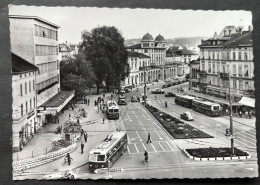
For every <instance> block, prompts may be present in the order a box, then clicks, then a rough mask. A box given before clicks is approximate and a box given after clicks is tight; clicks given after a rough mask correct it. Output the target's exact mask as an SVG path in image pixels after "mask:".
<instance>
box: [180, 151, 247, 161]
mask: <svg viewBox="0 0 260 185" xmlns="http://www.w3.org/2000/svg"><path fill="white" fill-rule="evenodd" d="M182 151H183V152H184V153H185V154H186V155H187V157H188V158H189V159H193V160H195V161H230V160H245V159H250V158H251V155H248V156H236V157H207V158H200V157H194V156H192V155H190V154H189V153H188V152H187V151H186V149H182Z"/></svg>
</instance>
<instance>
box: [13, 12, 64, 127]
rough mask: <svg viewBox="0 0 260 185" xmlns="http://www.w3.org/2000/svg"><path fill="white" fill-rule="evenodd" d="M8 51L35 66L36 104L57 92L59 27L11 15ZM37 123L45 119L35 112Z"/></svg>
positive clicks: (33, 17) (58, 87)
mask: <svg viewBox="0 0 260 185" xmlns="http://www.w3.org/2000/svg"><path fill="white" fill-rule="evenodd" d="M9 20H10V38H11V39H10V40H11V51H12V52H13V53H15V54H17V55H19V56H20V57H22V58H23V59H24V60H26V61H28V62H30V63H31V64H33V65H35V66H36V67H37V68H38V69H39V70H38V72H37V74H36V81H35V83H36V87H35V88H36V93H37V101H36V106H37V107H40V106H41V105H42V104H43V103H45V102H46V101H47V100H49V99H50V98H51V97H53V96H54V95H56V94H57V93H58V92H59V91H60V78H59V63H58V58H57V55H58V28H59V26H57V25H56V24H53V23H51V22H49V21H46V20H44V19H42V18H40V17H36V16H20V15H10V16H9ZM38 115H39V116H38V122H39V123H41V122H42V119H44V118H43V117H42V116H43V115H42V114H38Z"/></svg>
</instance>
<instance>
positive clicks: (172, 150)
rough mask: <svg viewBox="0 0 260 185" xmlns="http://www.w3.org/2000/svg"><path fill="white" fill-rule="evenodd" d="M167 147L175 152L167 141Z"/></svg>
mask: <svg viewBox="0 0 260 185" xmlns="http://www.w3.org/2000/svg"><path fill="white" fill-rule="evenodd" d="M166 143H167V145H168V146H169V147H170V148H171V150H172V151H173V148H172V146H171V145H170V144H169V143H168V142H167V141H166Z"/></svg>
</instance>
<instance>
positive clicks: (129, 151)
mask: <svg viewBox="0 0 260 185" xmlns="http://www.w3.org/2000/svg"><path fill="white" fill-rule="evenodd" d="M127 150H128V153H129V154H130V153H131V152H130V150H129V147H128V146H127Z"/></svg>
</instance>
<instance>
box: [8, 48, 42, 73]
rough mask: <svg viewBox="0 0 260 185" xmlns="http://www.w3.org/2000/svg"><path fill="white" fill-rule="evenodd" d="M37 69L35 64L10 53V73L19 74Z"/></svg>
mask: <svg viewBox="0 0 260 185" xmlns="http://www.w3.org/2000/svg"><path fill="white" fill-rule="evenodd" d="M37 70H38V68H37V67H36V66H35V65H33V64H31V63H30V62H28V61H26V60H25V59H23V58H21V57H19V56H17V55H16V54H14V53H12V74H20V73H25V72H30V71H37Z"/></svg>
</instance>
